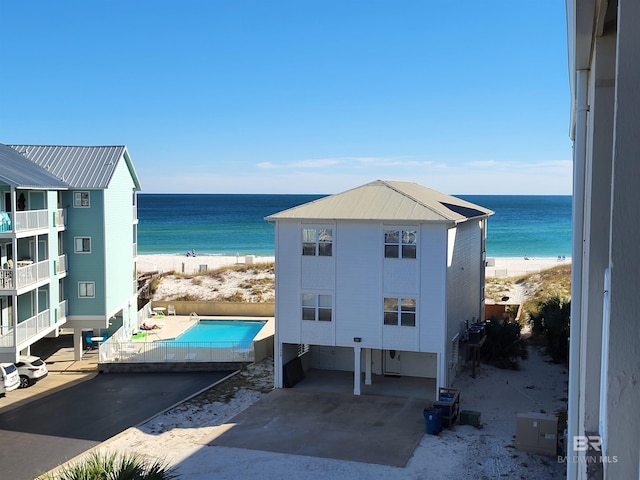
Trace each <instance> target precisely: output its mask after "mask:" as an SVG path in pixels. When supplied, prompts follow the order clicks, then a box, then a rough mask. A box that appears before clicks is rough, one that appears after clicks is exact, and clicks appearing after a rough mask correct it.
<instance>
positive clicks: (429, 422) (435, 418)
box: [423, 408, 442, 435]
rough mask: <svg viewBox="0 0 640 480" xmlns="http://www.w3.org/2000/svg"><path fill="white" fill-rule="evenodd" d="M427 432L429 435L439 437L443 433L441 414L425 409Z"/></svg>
mask: <svg viewBox="0 0 640 480" xmlns="http://www.w3.org/2000/svg"><path fill="white" fill-rule="evenodd" d="M423 415H424V426H425V431H426V432H427V433H428V434H429V435H438V434H439V433H440V432H441V431H442V422H441V420H440V412H438V410H435V409H434V410H431V409H428V408H425V409H424V411H423Z"/></svg>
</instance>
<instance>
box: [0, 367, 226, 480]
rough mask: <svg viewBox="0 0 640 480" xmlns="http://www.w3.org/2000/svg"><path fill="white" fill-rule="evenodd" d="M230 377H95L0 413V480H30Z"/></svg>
mask: <svg viewBox="0 0 640 480" xmlns="http://www.w3.org/2000/svg"><path fill="white" fill-rule="evenodd" d="M230 373H231V372H193V373H191V372H189V373H184V372H181V373H144V374H140V373H122V374H100V375H97V376H95V377H94V378H92V379H90V380H87V381H86V382H82V383H80V384H77V385H74V386H72V387H70V388H67V389H65V390H61V391H58V392H55V393H52V394H50V395H48V396H46V397H43V398H38V399H36V400H33V401H31V402H29V403H28V404H26V405H22V406H20V407H17V408H15V409H12V410H9V411H7V412H5V413H2V414H0V445H3V448H2V449H0V469H1V472H2V473H1V475H0V477H1V478H7V479H8V478H10V479H12V480H21V479H33V478H35V477H36V476H37V475H39V474H41V473H43V472H46V471H48V470H51V469H52V468H54V467H56V466H58V465H60V464H62V463H64V462H66V461H67V460H69V459H71V458H73V457H75V456H76V455H78V454H80V453H82V452H84V451H86V450H88V449H90V448H92V447H94V446H95V445H98V444H99V443H101V442H103V441H105V440H107V439H109V438H111V437H112V436H114V435H117V434H118V433H120V432H122V431H124V430H126V429H127V428H129V427H131V426H135V425H137V424H139V423H141V422H143V421H144V420H146V419H148V418H149V417H151V416H153V415H155V414H157V413H159V412H161V411H163V410H165V409H166V408H168V407H170V406H172V405H174V404H176V403H178V402H180V401H182V400H184V399H185V398H187V397H189V396H191V395H193V394H195V393H197V392H199V391H201V390H202V389H204V388H206V387H208V386H210V385H212V384H214V383H215V382H217V381H219V380H221V379H222V378H224V377H226V376H227V375H229V374H230Z"/></svg>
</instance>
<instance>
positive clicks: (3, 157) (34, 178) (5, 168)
mask: <svg viewBox="0 0 640 480" xmlns="http://www.w3.org/2000/svg"><path fill="white" fill-rule="evenodd" d="M0 181H2V182H4V183H6V184H8V185H12V186H13V187H15V188H41V189H67V188H68V187H69V185H67V184H66V183H65V182H63V181H61V180H60V179H59V178H57V177H55V176H54V175H52V174H51V173H50V172H48V171H47V170H45V169H44V168H42V167H41V166H39V165H37V164H35V163H34V162H32V161H30V160H29V159H27V158H25V157H24V156H22V155H20V154H19V153H18V152H16V151H15V150H14V149H12V148H10V147H8V146H7V145H3V144H1V143H0Z"/></svg>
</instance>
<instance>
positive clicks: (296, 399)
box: [210, 389, 425, 467]
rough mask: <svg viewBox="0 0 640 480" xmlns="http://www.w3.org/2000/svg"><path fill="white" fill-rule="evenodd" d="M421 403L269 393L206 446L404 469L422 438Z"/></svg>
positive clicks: (284, 391)
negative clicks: (332, 459)
mask: <svg viewBox="0 0 640 480" xmlns="http://www.w3.org/2000/svg"><path fill="white" fill-rule="evenodd" d="M423 410H424V400H419V399H415V398H398V397H383V396H377V395H361V396H355V395H352V394H340V393H332V392H319V391H314V392H311V391H301V390H296V389H282V390H274V391H272V392H271V393H269V394H268V395H266V396H264V397H263V398H261V399H260V400H258V401H257V402H256V403H254V404H253V405H251V406H250V407H249V408H247V409H246V410H244V411H243V412H241V413H240V414H238V415H236V416H235V417H234V418H233V419H231V420H230V421H229V423H230V424H235V425H234V426H233V427H232V428H230V429H229V430H227V431H226V432H225V433H223V434H222V435H220V436H219V437H217V438H216V439H215V440H213V441H212V442H211V443H210V445H215V446H225V447H236V448H247V449H250V450H261V451H266V452H277V453H287V454H295V455H308V456H313V457H324V458H334V459H340V460H351V461H356V462H365V463H374V464H381V465H390V466H395V467H404V466H405V465H406V464H407V461H408V460H409V458H410V457H411V455H412V454H413V451H414V450H415V448H416V446H417V445H418V442H419V441H420V439H421V438H422V437H423V436H424V433H425V424H424V416H423Z"/></svg>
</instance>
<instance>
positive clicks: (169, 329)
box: [132, 315, 275, 342]
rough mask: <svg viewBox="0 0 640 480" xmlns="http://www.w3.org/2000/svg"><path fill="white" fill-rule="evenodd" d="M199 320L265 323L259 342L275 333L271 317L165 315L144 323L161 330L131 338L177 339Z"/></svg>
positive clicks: (144, 340) (139, 339) (258, 337)
mask: <svg viewBox="0 0 640 480" xmlns="http://www.w3.org/2000/svg"><path fill="white" fill-rule="evenodd" d="M200 320H260V321H266V322H267V323H266V324H265V326H264V327H262V329H261V330H260V332H258V334H257V335H256V337H255V339H254V340H261V339H263V338H266V337H268V336H270V335H273V334H274V333H275V319H274V318H273V317H247V316H242V317H231V316H220V317H217V316H216V317H213V316H207V317H192V316H189V315H167V316H165V317H162V318H158V317H151V318H149V319H148V320H147V321H146V322H145V323H146V324H147V325H150V326H153V325H158V326H159V327H161V328H156V329H153V330H140V332H141V333H146V334H147V336H146V337H142V338H133V339H132V341H134V342H156V341H158V340H171V339H173V338H176V337H178V336H179V335H180V334H181V333H183V332H185V331H186V330H188V329H189V328H191V327H193V326H194V325H196V324H197V323H198V321H200Z"/></svg>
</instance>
